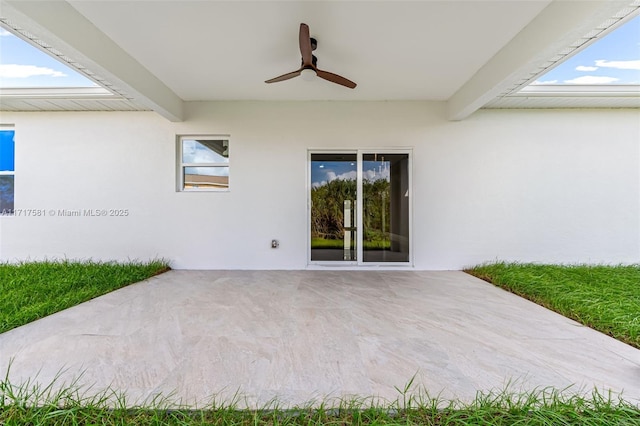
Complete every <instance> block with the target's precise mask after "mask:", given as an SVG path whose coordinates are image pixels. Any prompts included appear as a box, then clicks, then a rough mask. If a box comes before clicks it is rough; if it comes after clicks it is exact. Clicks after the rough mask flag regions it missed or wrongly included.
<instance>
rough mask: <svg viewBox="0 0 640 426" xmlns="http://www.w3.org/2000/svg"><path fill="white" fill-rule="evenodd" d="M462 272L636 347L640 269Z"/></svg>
mask: <svg viewBox="0 0 640 426" xmlns="http://www.w3.org/2000/svg"><path fill="white" fill-rule="evenodd" d="M465 272H467V273H469V274H471V275H474V276H476V277H479V278H481V279H483V280H485V281H489V282H491V283H493V284H495V285H496V286H499V287H502V288H504V289H506V290H509V291H511V292H513V293H515V294H518V295H520V296H522V297H525V298H527V299H529V300H531V301H533V302H535V303H538V304H540V305H542V306H545V307H547V308H548V309H551V310H553V311H556V312H558V313H560V314H562V315H564V316H566V317H568V318H571V319H574V320H576V321H578V322H580V323H582V324H584V325H587V326H589V327H591V328H593V329H596V330H598V331H601V332H603V333H606V334H608V335H610V336H612V337H615V338H616V339H618V340H621V341H623V342H625V343H628V344H629V345H632V346H634V347H636V348H640V265H634V266H601V265H596V266H593V265H572V266H559V265H538V264H524V263H523V264H520V263H492V264H485V265H480V266H476V267H474V268H470V269H468V270H466V271H465Z"/></svg>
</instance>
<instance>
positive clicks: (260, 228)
mask: <svg viewBox="0 0 640 426" xmlns="http://www.w3.org/2000/svg"><path fill="white" fill-rule="evenodd" d="M186 111H187V114H186V115H187V118H186V120H185V121H184V122H181V123H170V122H168V121H166V120H165V119H163V118H162V117H160V116H158V115H156V114H155V113H138V112H111V113H76V112H57V113H2V114H1V115H0V122H1V123H9V124H15V129H16V188H15V191H16V194H15V203H16V209H41V210H44V211H45V212H49V211H51V210H55V211H56V213H57V212H58V210H61V209H67V210H75V209H80V210H84V209H128V210H129V215H128V216H127V217H87V216H85V217H60V216H59V215H58V214H56V216H51V215H46V216H44V217H43V216H40V217H27V216H24V215H22V216H15V217H2V218H0V226H1V229H2V234H1V240H0V255H1V256H2V259H3V260H9V261H15V260H23V259H40V258H43V257H47V258H63V257H66V258H83V259H86V258H93V259H102V260H107V259H109V260H111V259H116V260H122V259H148V258H152V257H164V258H167V259H169V260H170V261H171V263H172V266H173V267H174V268H193V269H222V268H228V269H302V268H305V267H306V266H307V259H306V256H307V250H306V244H307V216H306V215H307V183H306V179H307V150H308V149H309V148H347V147H349V148H369V147H385V148H392V147H410V148H412V149H413V196H414V197H413V203H414V204H413V218H414V223H413V239H414V240H413V241H414V244H413V248H414V260H415V267H416V268H417V269H460V268H462V267H465V266H469V265H472V264H476V263H479V262H484V261H492V260H497V259H498V260H517V261H535V262H555V263H560V262H561V263H576V262H589V263H637V262H640V113H639V112H638V111H637V110H512V111H501V110H486V111H479V112H477V113H475V114H474V115H473V116H471V117H470V118H468V119H466V120H464V121H462V122H449V121H447V120H446V119H445V114H444V105H443V104H441V103H420V102H362V103H360V102H357V103H356V102H353V103H351V102H309V103H305V102H291V103H287V102H285V103H267V102H219V103H189V104H187V108H186ZM176 134H228V135H230V136H231V148H230V153H231V190H230V192H227V193H179V192H176V190H175V188H176V183H175V182H176V142H175V138H176ZM273 238H276V239H278V240H280V248H278V249H276V250H274V249H271V248H270V241H271V239H273Z"/></svg>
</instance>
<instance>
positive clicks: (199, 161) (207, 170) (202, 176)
mask: <svg viewBox="0 0 640 426" xmlns="http://www.w3.org/2000/svg"><path fill="white" fill-rule="evenodd" d="M178 157H179V158H178V162H179V169H178V190H179V191H227V190H228V189H229V138H228V137H223V136H180V137H179V138H178Z"/></svg>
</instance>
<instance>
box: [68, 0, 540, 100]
mask: <svg viewBox="0 0 640 426" xmlns="http://www.w3.org/2000/svg"><path fill="white" fill-rule="evenodd" d="M547 3H548V2H547V1H537V2H520V1H511V2H504V1H497V2H485V1H475V2H459V1H452V2H451V1H450V2H434V1H429V2H331V1H323V2H267V1H262V2H243V1H239V2H238V1H236V2H210V1H209V2H207V1H205V2H202V1H200V2H175V1H171V2H152V3H151V4H149V3H148V2H144V1H124V2H99V1H98V2H95V1H91V2H88V1H71V4H72V5H73V6H74V7H75V8H76V9H77V10H78V11H79V12H80V13H82V14H83V15H84V16H85V17H86V18H87V19H89V20H90V21H91V22H92V23H93V24H94V25H96V26H97V27H98V28H99V29H100V30H101V31H103V32H104V33H105V34H106V35H107V36H109V37H110V38H111V39H112V40H113V41H115V42H116V43H117V44H118V45H120V46H121V47H122V48H123V49H124V50H125V51H126V52H127V53H129V54H130V55H132V56H133V57H135V58H136V59H137V60H138V61H139V62H140V63H141V64H142V65H143V66H144V67H145V68H147V69H148V70H150V71H152V72H153V73H154V74H155V75H156V76H157V77H158V78H160V80H162V81H163V82H164V83H165V84H166V85H167V86H169V88H170V89H171V90H173V91H174V92H175V93H176V94H177V95H178V96H179V97H180V98H182V99H184V100H186V101H190V100H229V99H234V100H236V99H260V100H263V99H268V100H274V99H277V100H291V99H294V100H316V99H325V100H326V99H330V100H379V99H429V100H446V99H448V98H449V97H451V96H452V95H453V94H454V93H455V92H456V90H457V89H458V88H460V86H461V85H462V84H464V83H465V82H466V81H467V80H469V79H470V78H471V77H472V76H473V74H474V73H475V72H476V71H477V70H478V69H479V68H480V67H481V66H482V65H483V64H484V63H485V62H486V61H487V59H488V58H490V57H492V56H493V55H495V54H496V52H497V51H498V50H500V48H502V46H504V45H505V44H507V43H508V42H509V40H511V39H512V38H513V36H514V35H516V34H517V33H518V31H520V30H521V29H522V27H523V26H524V25H526V24H527V23H528V22H529V21H530V20H531V19H532V18H533V17H534V16H536V15H537V14H538V13H539V12H540V11H541V10H542V9H543V8H544V7H545V5H546V4H547ZM301 22H304V23H306V24H308V25H309V28H310V32H311V36H312V37H314V38H316V39H317V40H318V49H317V50H316V51H315V52H314V53H315V55H316V56H317V57H318V67H319V68H321V69H325V70H327V71H331V72H335V73H337V74H340V75H344V76H345V77H347V78H349V79H350V80H353V81H355V82H356V83H358V87H357V89H355V90H349V89H345V88H343V87H340V86H337V85H335V84H332V83H328V82H325V81H323V80H320V79H317V81H314V83H317V84H306V82H305V81H303V80H302V79H300V78H298V79H296V80H292V81H287V82H282V83H278V84H271V85H268V84H265V83H264V81H265V80H267V79H269V78H271V77H276V76H278V75H281V74H284V73H286V72H289V71H293V70H295V69H297V68H299V66H300V50H299V47H298V31H299V27H300V23H301Z"/></svg>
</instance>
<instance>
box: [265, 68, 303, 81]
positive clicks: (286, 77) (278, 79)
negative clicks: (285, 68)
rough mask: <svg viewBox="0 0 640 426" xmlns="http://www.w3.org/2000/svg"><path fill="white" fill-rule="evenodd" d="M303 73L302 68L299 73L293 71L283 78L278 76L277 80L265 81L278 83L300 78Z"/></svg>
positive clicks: (283, 75)
mask: <svg viewBox="0 0 640 426" xmlns="http://www.w3.org/2000/svg"><path fill="white" fill-rule="evenodd" d="M301 72H302V68H300V69H299V70H297V71H292V72H288V73H286V74H282V75H281V76H278V77H276V78H272V79H271V80H267V81H265V83H277V82H279V81H285V80H289V79H290V78H293V77H297V76H299V75H300V73H301Z"/></svg>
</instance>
